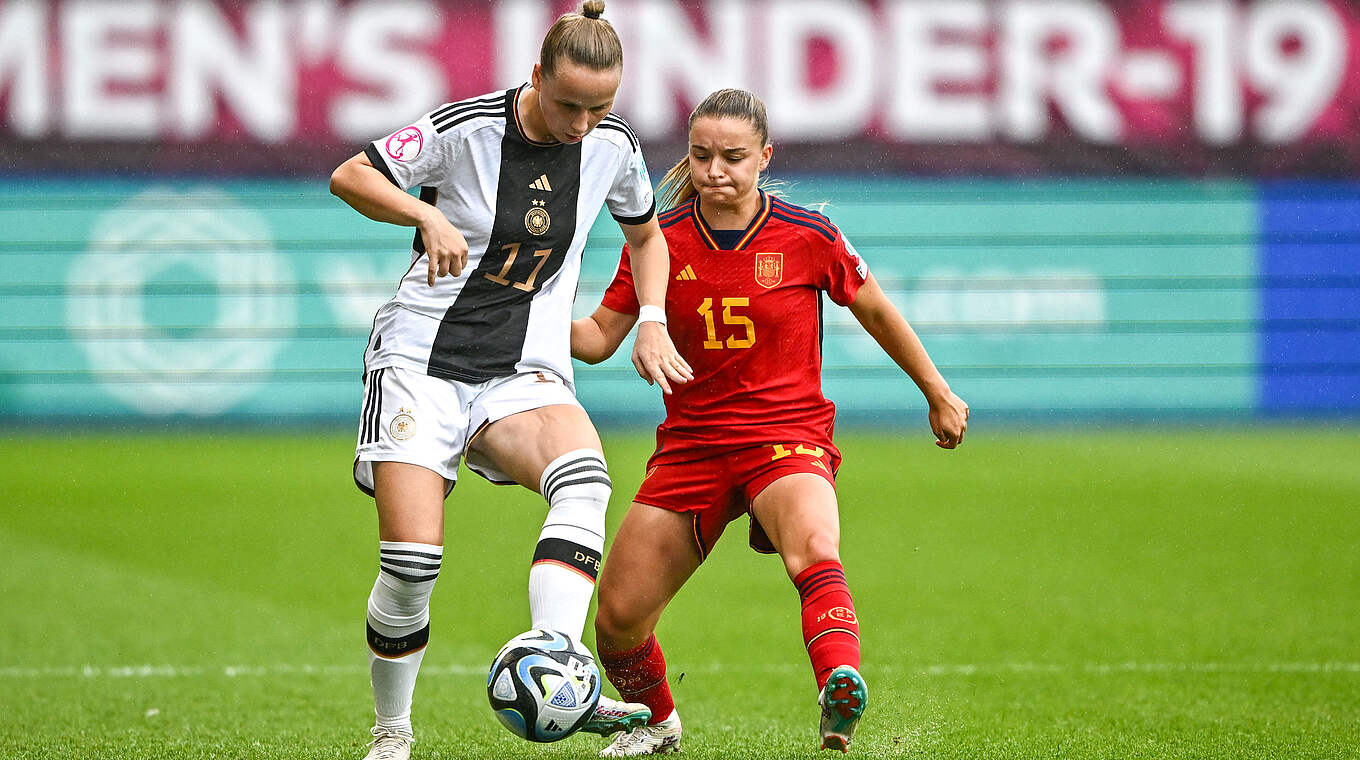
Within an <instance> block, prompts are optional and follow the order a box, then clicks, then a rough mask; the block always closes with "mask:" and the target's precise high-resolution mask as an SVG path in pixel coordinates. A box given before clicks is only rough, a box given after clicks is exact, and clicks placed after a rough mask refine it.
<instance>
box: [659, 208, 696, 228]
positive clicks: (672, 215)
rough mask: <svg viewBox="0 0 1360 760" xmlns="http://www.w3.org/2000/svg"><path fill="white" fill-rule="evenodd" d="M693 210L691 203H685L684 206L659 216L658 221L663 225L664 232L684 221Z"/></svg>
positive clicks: (668, 210)
mask: <svg viewBox="0 0 1360 760" xmlns="http://www.w3.org/2000/svg"><path fill="white" fill-rule="evenodd" d="M693 210H694V207H693V206H692V205H690V204H689V203H685V204H684V205H682V206H676V207H675V208H672V209H667V210H666V211H665V212H663V213H662V214H661V215H660V216H658V217H657V218H656V220H657V222H658V223H659V224H660V225H661V229H663V230H664V229H666V228H667V227H670V226H671V225H673V224H676V223H678V222H681V221H684V219H685V217H686V216H688V215H689V212H691V211H693Z"/></svg>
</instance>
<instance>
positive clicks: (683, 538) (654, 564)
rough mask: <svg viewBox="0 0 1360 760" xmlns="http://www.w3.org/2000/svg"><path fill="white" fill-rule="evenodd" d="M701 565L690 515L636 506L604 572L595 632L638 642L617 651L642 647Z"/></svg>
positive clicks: (622, 644) (627, 643)
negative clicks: (664, 612)
mask: <svg viewBox="0 0 1360 760" xmlns="http://www.w3.org/2000/svg"><path fill="white" fill-rule="evenodd" d="M701 561H702V558H701V557H700V556H699V549H698V547H697V546H696V545H695V543H694V516H693V515H692V514H691V513H688V512H672V511H671V510H669V509H661V508H660V507H653V506H649V505H647V504H639V503H637V502H634V503H633V505H632V506H630V507H629V508H628V514H626V515H624V518H623V524H622V525H620V526H619V530H618V533H617V534H616V535H615V537H614V543H613V545H612V546H611V547H610V549H609V554H608V556H607V557H606V559H605V563H604V567H603V569H602V570H601V571H600V586H599V611H598V613H597V614H596V628H597V630H598V631H600V632H601V633H602V634H606V635H610V636H611V638H613V637H616V636H618V635H623V636H625V637H627V636H629V635H630V634H631V635H632V637H634V638H638V640H637V641H623V642H620V641H612V642H611V643H612V644H613V645H614V646H615V647H631V646H635V645H637V644H640V643H642V640H643V639H646V637H647V635H649V634H650V633H651V631H652V630H653V629H654V628H656V622H657V620H659V619H660V617H661V613H662V611H664V610H665V609H666V605H667V604H669V603H670V601H671V599H673V598H674V597H675V594H676V593H677V592H678V591H679V590H680V588H681V587H682V586H684V585H685V581H687V580H689V578H690V576H691V575H693V574H694V571H695V570H697V569H698V568H699V564H700V562H701Z"/></svg>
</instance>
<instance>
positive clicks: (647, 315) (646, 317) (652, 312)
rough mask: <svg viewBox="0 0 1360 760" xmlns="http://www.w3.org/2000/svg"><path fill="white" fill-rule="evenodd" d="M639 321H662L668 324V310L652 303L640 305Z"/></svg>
mask: <svg viewBox="0 0 1360 760" xmlns="http://www.w3.org/2000/svg"><path fill="white" fill-rule="evenodd" d="M637 321H638V324H642V323H643V322H660V323H661V324H663V325H664V324H666V310H665V309H663V308H661V307H660V306H652V305H651V304H647V305H645V306H640V307H638V320H637Z"/></svg>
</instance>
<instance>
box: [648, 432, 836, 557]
mask: <svg viewBox="0 0 1360 760" xmlns="http://www.w3.org/2000/svg"><path fill="white" fill-rule="evenodd" d="M704 453H705V454H706V456H705V457H704V458H703V459H695V460H691V461H682V462H663V463H660V464H657V463H656V456H655V455H654V456H653V457H652V461H649V462H648V463H647V475H646V477H644V478H643V479H642V485H641V486H639V487H638V492H637V496H635V497H634V498H633V500H634V501H636V502H638V503H639V504H646V505H648V506H652V507H659V508H661V509H668V510H670V511H672V512H687V513H690V514H692V515H693V517H694V541H695V543H696V544H697V545H698V547H699V558H700V559H701V560H702V559H704V558H706V557H708V553H709V551H711V550H712V549H713V545H714V544H715V543H717V541H718V537H719V536H721V535H722V532H723V529H724V528H726V527H727V524H728V523H730V522H732V521H733V520H735V519H737V518H738V517H740V516H741V515H743V514H747V513H749V512H750V511H751V502H752V501H753V500H755V498H756V496H757V495H759V494H760V492H761V491H764V490H765V488H766V487H767V486H769V485H770V484H771V483H773V482H775V481H776V480H778V479H780V478H782V477H784V476H785V475H793V474H795V473H800V472H807V473H812V474H814V475H820V476H822V477H824V478H826V480H827V482H828V483H830V484H831V486H832V488H834V487H835V486H836V470H837V468H839V467H840V465H841V453H840V452H839V451H837V450H836V448H835V447H834V446H831V445H830V444H829V443H826V444H823V445H822V446H814V445H811V444H801V443H782V444H767V445H764V446H747V447H744V448H734V449H723V448H714V449H708V450H706V451H705V452H704ZM667 454H668V455H673V452H667ZM667 458H670V457H669V456H668V457H667ZM749 541H750V544H751V548H752V549H755V550H756V551H758V552H761V553H764V554H773V553H774V551H775V548H774V545H773V544H771V543H770V539H769V537H768V536H766V535H765V530H764V529H763V528H761V527H760V523H759V522H757V521H756V518H755V516H754V515H752V516H751V529H750V538H749Z"/></svg>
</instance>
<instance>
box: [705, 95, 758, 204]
mask: <svg viewBox="0 0 1360 760" xmlns="http://www.w3.org/2000/svg"><path fill="white" fill-rule="evenodd" d="M773 152H774V148H773V146H770V145H762V144H761V140H760V134H759V133H757V132H756V130H755V128H754V127H753V126H752V124H751V122H749V121H747V120H745V119H736V118H730V117H710V116H705V117H701V118H698V119H695V120H694V125H693V126H691V127H690V129H689V168H690V174H691V180H692V181H693V182H694V189H695V190H697V191H698V192H699V197H700V198H701V199H702V200H703V201H704V202H705V203H710V204H714V205H718V206H740V205H742V203H743V202H744V201H746V200H749V199H750V198H751V196H753V195H754V194H755V192H756V183H757V181H759V180H760V173H761V172H762V171H764V170H765V167H766V166H768V165H769V163H770V155H771V154H772V153H773Z"/></svg>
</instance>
